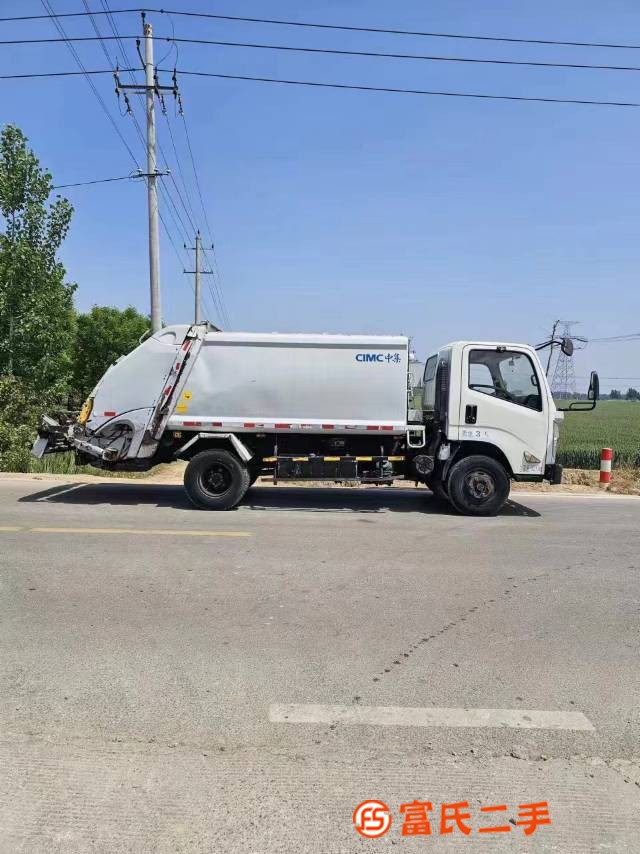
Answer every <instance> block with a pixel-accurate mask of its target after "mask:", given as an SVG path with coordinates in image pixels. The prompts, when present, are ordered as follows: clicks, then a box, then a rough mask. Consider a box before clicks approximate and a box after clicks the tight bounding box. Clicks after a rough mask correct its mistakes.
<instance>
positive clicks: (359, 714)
mask: <svg viewBox="0 0 640 854" xmlns="http://www.w3.org/2000/svg"><path fill="white" fill-rule="evenodd" d="M269 720H270V721H271V723H284V724H337V723H340V724H360V725H363V724H364V725H369V726H422V727H498V728H500V727H514V728H516V729H571V730H588V731H592V730H594V729H595V727H594V726H593V724H592V723H591V721H590V720H589V719H588V718H586V717H585V716H584V715H583V714H582V712H562V711H543V710H540V709H438V708H428V707H424V708H407V707H402V706H325V705H319V704H313V703H310V704H304V703H289V704H287V705H280V704H277V703H275V704H273V705H271V706H269Z"/></svg>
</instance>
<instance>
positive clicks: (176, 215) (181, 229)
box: [83, 0, 217, 314]
mask: <svg viewBox="0 0 640 854" xmlns="http://www.w3.org/2000/svg"><path fill="white" fill-rule="evenodd" d="M83 2H85V0H83ZM100 4H101V6H102V10H103V12H104V14H105V15H106V16H107V21H108V23H109V27H110V29H111V32H112V34H113V38H114V39H115V40H116V43H117V50H119V52H120V56H121V58H122V60H123V62H124V65H125V66H128V65H130V62H129V57H128V54H127V50H126V47H125V44H124V41H123V37H122V36H121V35H120V33H119V31H118V27H117V24H116V22H115V19H114V17H113V14H112V11H111V9H110V8H109V4H108V2H107V0H100ZM129 77H130V79H131V81H132V83H134V84H135V83H136V79H135V75H134V74H133V73H130V74H129ZM163 112H164V114H165V117H166V112H165V111H164V110H163ZM130 113H131V118H132V120H133V123H134V127H135V129H136V133H137V134H138V138H139V139H140V142H141V144H142V147H143V149H145V148H146V140H145V137H144V133H143V131H142V128H141V127H140V122H139V121H138V117H137V115H136V112H135V102H134V104H133V105H132V106H131V108H130ZM167 124H168V120H167ZM156 144H157V146H158V150H159V152H160V156H161V158H162V160H163V162H164V169H165V171H166V172H168V173H169V177H170V179H171V182H172V183H173V185H174V186H175V189H176V192H177V195H178V199H179V201H180V203H181V205H182V207H183V208H184V210H185V213H187V218H188V219H190V217H189V214H188V211H187V207H186V205H185V202H184V199H183V198H182V194H181V193H180V190H179V188H178V186H177V184H176V182H175V178H174V177H173V174H172V173H171V170H170V169H169V164H168V160H167V157H166V154H165V152H164V149H163V147H162V144H161V142H160V140H156ZM174 151H175V146H174ZM176 161H177V165H178V170H179V172H180V173H182V166H181V163H180V160H179V159H178V157H177V152H176ZM158 188H159V192H160V195H161V196H162V198H163V199H164V201H165V204H166V206H167V209H168V211H169V214H170V216H171V218H172V219H173V222H174V224H175V225H176V229H177V232H178V233H181V236H182V240H183V245H184V244H186V243H187V242H188V241H189V235H188V233H187V229H186V227H185V225H184V222H183V220H182V217H181V215H180V212H179V211H178V208H177V205H176V203H175V201H174V199H173V196H172V194H171V190H170V187H169V186H167V185H166V184H165V182H164V181H162V180H161V181H159V182H158ZM185 194H186V197H187V201H188V203H189V207H190V208H192V207H193V206H192V204H191V200H190V198H189V194H188V191H187V188H186V185H185ZM159 213H160V212H159ZM191 224H192V226H193V223H191ZM162 225H163V228H164V230H165V232H166V233H167V236H168V237H170V232H169V227H168V226H167V223H166V221H163V223H162ZM194 228H195V227H194ZM170 239H171V243H172V245H173V248H174V252H176V248H175V242H174V241H173V239H172V238H170ZM176 256H177V258H178V260H179V261H180V264H181V266H182V268H183V269H184V267H185V264H184V260H183V259H181V258H180V255H179V253H176ZM192 289H193V287H192ZM215 313H217V312H214V314H215Z"/></svg>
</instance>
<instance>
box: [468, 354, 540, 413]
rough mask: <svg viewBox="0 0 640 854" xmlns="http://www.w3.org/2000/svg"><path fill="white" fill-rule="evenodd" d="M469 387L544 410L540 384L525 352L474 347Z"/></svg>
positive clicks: (470, 363) (470, 358) (521, 404)
mask: <svg viewBox="0 0 640 854" xmlns="http://www.w3.org/2000/svg"><path fill="white" fill-rule="evenodd" d="M469 388H470V389H473V390H474V391H479V392H481V393H482V394H488V395H491V396H492V397H497V398H499V399H500V400H506V401H508V402H509V403H515V404H517V405H518V406H526V407H528V408H529V409H536V410H538V411H540V410H541V409H542V396H541V394H540V384H539V382H538V377H537V375H536V370H535V368H534V366H533V362H532V361H531V359H530V358H529V356H527V354H526V353H517V352H514V351H509V350H505V351H501V352H500V351H498V350H472V351H471V353H470V354H469Z"/></svg>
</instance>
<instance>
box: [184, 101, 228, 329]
mask: <svg viewBox="0 0 640 854" xmlns="http://www.w3.org/2000/svg"><path fill="white" fill-rule="evenodd" d="M181 116H182V125H183V127H184V134H185V138H186V140H187V149H188V151H189V158H190V160H191V168H192V169H193V177H194V178H195V183H196V189H197V192H198V198H199V199H200V206H201V207H202V213H203V216H204V222H205V225H206V227H207V239H208V240H209V242H210V244H211V254H212V257H213V268H214V270H215V274H214V275H213V276H212V278H213V280H214V287H215V288H216V290H217V291H218V298H219V301H220V304H221V306H223V309H224V323H225V324H226V325H227V326H230V325H231V324H230V322H229V316H228V313H227V309H226V305H225V302H224V296H223V292H222V282H221V275H220V269H219V266H218V259H217V255H216V250H215V242H214V239H213V231H212V229H211V225H210V223H209V217H208V215H207V208H206V205H205V203H204V195H203V193H202V187H201V186H200V179H199V177H198V170H197V168H196V160H195V156H194V154H193V147H192V145H191V137H190V135H189V127H188V125H187V120H186V119H185V116H184V113H182V114H181ZM205 255H206V252H205Z"/></svg>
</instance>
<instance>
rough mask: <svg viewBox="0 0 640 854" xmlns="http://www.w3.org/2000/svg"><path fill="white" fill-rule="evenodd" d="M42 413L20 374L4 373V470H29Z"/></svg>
mask: <svg viewBox="0 0 640 854" xmlns="http://www.w3.org/2000/svg"><path fill="white" fill-rule="evenodd" d="M41 414H42V409H41V407H40V405H39V404H38V403H37V402H34V397H33V393H32V391H31V389H30V388H29V387H28V386H26V385H25V383H23V382H22V381H21V380H19V379H16V377H12V376H4V377H3V376H0V471H27V470H28V468H29V460H30V449H31V443H32V442H33V439H34V437H35V432H36V426H37V424H38V420H39V418H40V416H41Z"/></svg>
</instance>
